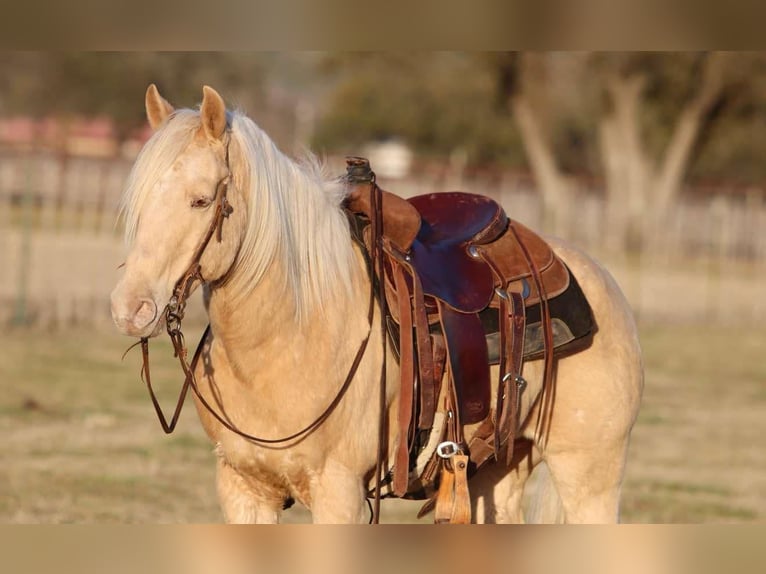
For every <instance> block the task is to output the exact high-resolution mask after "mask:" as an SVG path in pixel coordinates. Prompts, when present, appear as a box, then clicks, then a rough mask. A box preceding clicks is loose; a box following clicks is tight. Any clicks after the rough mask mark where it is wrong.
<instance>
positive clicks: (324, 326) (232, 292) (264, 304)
mask: <svg viewBox="0 0 766 574" xmlns="http://www.w3.org/2000/svg"><path fill="white" fill-rule="evenodd" d="M349 241H351V239H350V238H349ZM279 267H280V266H279V264H278V263H276V262H275V263H272V268H271V270H270V271H269V272H268V273H267V274H266V275H265V277H264V278H263V280H262V281H261V282H259V284H258V285H256V286H254V287H252V288H249V289H247V290H246V292H242V288H241V287H239V286H237V285H236V284H235V282H231V283H229V282H227V283H226V284H224V285H221V286H219V287H216V288H214V289H212V290H211V292H210V298H209V306H208V314H209V317H210V324H211V327H212V330H213V334H214V335H215V337H216V338H219V339H220V340H221V342H222V343H223V344H224V346H225V347H226V348H227V353H228V352H234V353H244V354H250V353H251V352H255V353H258V352H262V353H263V354H264V357H268V356H269V354H271V353H275V352H279V349H280V348H281V349H282V350H284V349H285V348H287V347H290V348H293V349H294V348H301V346H303V345H306V344H308V342H309V341H313V340H317V339H320V340H321V339H322V338H324V339H327V340H334V339H343V338H345V336H346V335H349V336H350V337H351V340H355V339H356V337H355V336H354V335H355V332H356V331H358V332H359V333H360V335H359V338H360V339H361V336H362V335H363V334H364V332H365V329H366V328H367V327H368V322H367V311H368V304H369V293H370V290H369V280H368V278H367V274H366V267H365V263H364V259H363V257H362V255H361V253H359V252H358V251H357V252H356V258H355V261H354V269H353V270H352V273H351V276H352V278H353V279H352V285H351V289H338V293H348V295H347V296H337V297H331V298H329V299H327V300H326V301H325V302H324V306H323V308H322V309H321V310H320V309H313V310H312V311H311V312H310V313H309V314H308V315H307V316H306V317H304V318H303V319H302V320H298V319H297V318H296V313H295V308H296V303H295V300H294V297H293V295H292V294H291V293H290V290H289V289H287V288H286V287H285V286H286V281H285V279H284V276H285V273H284V271H283V270H281V269H280V268H279ZM242 360H243V361H247V359H245V358H242ZM248 362H249V361H248Z"/></svg>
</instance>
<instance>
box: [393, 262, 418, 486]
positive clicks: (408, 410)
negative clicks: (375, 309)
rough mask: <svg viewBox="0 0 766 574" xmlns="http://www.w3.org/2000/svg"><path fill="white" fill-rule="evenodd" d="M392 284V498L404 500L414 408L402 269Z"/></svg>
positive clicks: (408, 309)
mask: <svg viewBox="0 0 766 574" xmlns="http://www.w3.org/2000/svg"><path fill="white" fill-rule="evenodd" d="M394 281H395V283H396V292H397V295H398V299H399V340H400V341H401V344H400V347H399V348H400V357H401V359H400V372H401V385H400V391H399V413H398V415H399V416H398V427H399V440H398V442H397V446H396V453H395V456H394V484H393V488H394V494H395V495H396V496H403V495H404V494H405V493H406V492H407V485H408V483H409V480H408V478H409V461H410V443H409V437H410V425H411V422H412V411H413V408H414V402H413V399H414V391H415V357H414V356H413V348H414V347H413V344H414V341H413V336H412V329H413V326H412V304H411V302H410V297H409V293H408V289H407V282H406V281H405V279H404V269H403V268H402V266H401V265H396V266H395V268H394Z"/></svg>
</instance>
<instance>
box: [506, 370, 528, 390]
mask: <svg viewBox="0 0 766 574" xmlns="http://www.w3.org/2000/svg"><path fill="white" fill-rule="evenodd" d="M511 377H513V381H514V382H515V383H516V386H517V387H518V389H519V392H522V393H523V392H524V389H526V388H527V380H526V379H525V378H524V377H522V376H521V375H514V374H513V373H506V374H505V375H503V378H502V379H501V380H500V382H501V383H504V382H506V381H507V380H508V379H510V378H511Z"/></svg>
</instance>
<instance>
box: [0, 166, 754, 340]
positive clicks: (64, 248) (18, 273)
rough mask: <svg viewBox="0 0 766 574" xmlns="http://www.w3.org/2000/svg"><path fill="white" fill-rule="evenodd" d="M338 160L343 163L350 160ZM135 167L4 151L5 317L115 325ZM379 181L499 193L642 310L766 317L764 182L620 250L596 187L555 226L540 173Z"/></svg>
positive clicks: (697, 202) (0, 229)
mask: <svg viewBox="0 0 766 574" xmlns="http://www.w3.org/2000/svg"><path fill="white" fill-rule="evenodd" d="M331 166H332V169H333V170H334V171H337V172H338V173H342V169H343V168H342V160H341V161H338V160H333V161H332V162H331ZM130 167H131V161H130V160H128V159H124V158H121V157H120V158H114V159H104V158H78V157H69V156H63V155H57V154H55V153H49V152H40V153H38V152H35V153H31V152H12V151H4V152H0V324H3V325H7V324H33V325H36V326H40V327H43V328H66V327H69V326H72V325H88V326H98V327H106V328H108V327H109V326H110V325H111V319H110V317H109V294H110V292H111V290H112V288H113V287H114V285H115V284H116V282H117V280H118V279H119V277H120V273H121V272H120V271H119V270H118V266H119V265H120V263H122V261H123V260H124V256H125V252H124V248H123V244H122V237H121V236H122V230H121V229H120V228H119V226H118V225H116V216H117V209H118V205H119V200H120V196H121V193H122V187H123V185H124V182H125V181H126V179H127V175H128V172H129V170H130ZM335 168H337V169H335ZM380 182H381V185H382V186H383V187H384V188H385V189H389V190H390V191H394V192H396V193H399V194H400V195H404V196H412V195H417V194H420V193H430V192H433V191H445V190H449V189H458V188H460V189H464V190H466V191H472V192H475V193H483V194H486V195H489V196H491V197H494V198H495V199H497V200H498V201H500V202H501V204H502V205H503V206H504V207H505V209H506V211H507V212H508V214H509V216H511V217H512V218H514V219H516V220H518V221H520V222H522V223H524V224H525V225H527V226H528V227H531V228H533V229H536V230H549V231H555V232H556V235H559V236H561V237H564V238H566V239H568V240H570V241H572V242H574V243H575V244H577V245H578V246H580V247H581V248H583V249H585V250H586V251H588V252H589V253H591V254H594V255H595V256H596V257H597V258H598V259H600V260H601V261H602V262H603V263H604V264H605V265H606V266H607V267H608V268H609V269H610V271H611V272H612V273H613V274H614V275H615V277H616V279H617V281H618V283H620V285H621V286H622V288H623V290H624V291H625V293H626V295H627V297H628V299H629V301H630V302H631V305H632V306H633V308H634V311H635V312H636V314H637V315H638V317H639V318H640V319H641V320H646V321H694V322H706V321H714V322H735V323H744V324H754V323H760V322H761V321H763V320H764V319H766V302H764V297H763V296H762V292H763V285H764V284H766V232H764V229H766V202H764V198H763V197H762V196H761V195H759V194H758V193H756V192H754V193H752V194H749V195H746V196H745V197H728V196H723V195H719V196H714V197H712V198H708V199H688V198H686V199H684V200H683V201H681V202H679V203H678V204H677V205H675V206H673V207H672V208H671V211H670V212H669V213H668V214H666V217H665V218H664V219H663V221H662V222H657V223H656V224H654V223H653V222H647V226H646V229H647V230H649V233H648V234H647V236H646V241H644V242H643V244H642V245H641V246H640V248H639V249H634V250H632V251H631V252H629V253H628V252H625V251H615V250H614V249H610V248H609V246H608V242H607V241H606V240H605V238H606V237H607V235H608V228H609V222H610V215H609V214H610V213H614V212H613V211H608V209H607V205H606V202H605V201H604V199H603V197H602V195H601V194H599V193H596V192H593V191H592V190H591V191H589V190H580V191H578V192H577V193H576V195H573V196H572V197H570V198H569V205H568V206H567V207H566V208H565V209H564V210H563V215H564V217H563V218H561V219H559V220H558V228H556V229H555V230H551V229H550V228H551V225H550V224H549V223H548V222H547V221H546V217H545V214H544V212H543V209H542V202H541V200H540V196H539V194H537V193H536V192H535V190H534V187H533V184H532V182H531V181H530V180H529V179H525V178H518V177H510V176H508V177H501V178H495V179H494V180H488V179H486V178H485V179H475V180H470V179H468V180H463V179H461V180H460V181H450V180H449V178H444V177H434V176H433V175H429V174H421V175H420V176H419V177H410V178H408V179H399V180H390V181H387V180H385V179H382V178H381V180H380Z"/></svg>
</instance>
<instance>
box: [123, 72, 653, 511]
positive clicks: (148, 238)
mask: <svg viewBox="0 0 766 574" xmlns="http://www.w3.org/2000/svg"><path fill="white" fill-rule="evenodd" d="M203 92H204V98H203V101H202V104H201V106H200V110H199V111H192V110H188V109H180V110H174V108H173V107H172V106H171V105H170V104H169V103H168V102H167V101H166V100H165V99H163V98H162V97H161V96H160V95H159V93H158V92H157V89H156V88H155V87H154V85H152V86H150V87H149V89H148V91H147V94H146V111H147V115H148V119H149V123H150V124H151V126H152V128H153V129H154V130H155V133H154V135H153V136H152V138H151V139H150V140H149V141H148V142H147V143H146V145H145V146H144V149H143V150H142V152H141V154H140V156H139V157H138V159H137V161H136V164H135V167H134V168H133V171H132V173H131V175H130V179H129V181H128V184H127V189H126V194H125V197H124V201H123V216H124V218H125V223H126V241H127V243H128V246H129V254H128V256H127V260H126V264H125V272H124V276H123V277H122V278H121V280H120V281H119V284H118V285H117V286H116V288H115V289H114V292H113V293H112V316H113V318H114V321H115V323H116V325H117V326H118V328H119V329H120V331H122V332H123V333H124V334H126V335H130V336H133V337H141V338H147V337H151V336H153V335H156V334H157V333H159V332H160V330H161V329H162V328H163V326H164V323H165V321H166V320H167V317H168V314H167V313H166V312H165V311H163V310H167V309H168V308H169V307H168V306H169V305H173V304H175V301H171V298H173V297H174V289H175V286H176V284H177V283H178V282H179V281H180V280H181V279H182V278H183V277H184V276H185V275H186V277H187V279H188V282H187V283H188V284H187V285H186V288H187V290H190V289H193V288H195V287H196V286H198V285H202V287H203V289H204V291H205V300H206V303H207V310H208V314H209V320H210V329H209V331H208V334H207V337H206V339H205V341H204V344H203V345H202V346H201V353H202V355H203V358H204V360H202V361H199V362H197V363H196V365H195V366H194V372H195V375H196V380H197V381H198V389H199V392H200V396H201V398H202V400H204V401H206V402H207V403H208V404H209V405H211V406H212V407H213V408H212V411H213V412H215V413H217V415H218V416H214V415H213V414H211V410H210V409H208V408H207V407H205V406H204V405H203V404H201V402H200V397H195V404H196V406H197V411H198V414H199V418H200V420H201V422H202V426H203V427H204V429H205V432H206V433H207V435H208V436H209V438H210V440H211V441H212V442H213V443H214V444H215V452H216V455H217V461H216V462H217V489H218V496H219V498H220V504H221V506H222V509H223V513H224V516H225V518H226V520H227V521H230V522H248V523H252V522H257V523H274V522H278V520H279V517H280V513H281V511H282V509H283V505H284V503H285V501H286V500H288V499H290V498H293V499H296V500H298V501H300V502H301V503H302V504H304V505H305V506H306V507H307V508H308V509H310V511H311V514H312V517H313V520H314V521H315V522H323V523H328V522H362V521H365V520H366V514H367V513H366V507H365V498H366V496H367V492H368V487H369V484H370V482H371V480H372V478H373V474H374V472H375V466H376V456H377V446H376V445H377V441H378V421H379V416H380V407H379V405H380V404H381V403H380V402H379V396H378V394H379V392H380V391H379V388H380V387H379V379H380V367H381V364H382V361H383V359H384V357H383V353H384V350H383V349H384V345H383V341H382V336H381V334H380V333H381V331H380V329H379V328H378V327H377V326H379V324H380V309H379V308H378V306H377V304H376V305H375V307H374V313H371V312H370V309H371V303H370V298H371V292H370V279H369V275H368V270H367V263H366V260H365V258H364V256H363V254H362V252H361V250H360V248H359V246H358V245H357V244H356V243H354V242H353V241H352V239H351V236H350V233H349V221H348V219H347V217H346V215H345V213H344V210H343V208H342V202H343V200H344V196H345V194H346V193H347V191H346V187H344V186H343V185H341V183H340V182H339V181H333V180H330V179H327V178H325V177H324V176H323V174H322V173H321V170H320V169H319V167H318V165H317V163H316V162H315V161H314V160H311V159H310V160H307V161H306V162H304V163H300V164H299V163H296V162H295V161H293V160H291V159H290V158H288V157H287V156H285V155H284V154H282V153H281V152H280V151H279V150H278V149H277V147H276V146H275V144H274V143H273V142H272V141H271V140H270V138H269V137H268V136H267V135H266V134H265V133H264V132H263V131H262V130H261V129H260V128H259V127H258V126H257V125H256V124H255V123H254V122H253V121H252V120H250V119H249V118H248V117H246V116H245V115H243V114H241V113H238V112H227V111H226V108H225V105H224V101H223V100H222V98H221V96H220V95H219V94H218V93H217V92H215V90H213V89H211V88H209V87H207V86H206V87H205V88H204V89H203ZM222 194H225V197H223V199H222V198H221V196H222ZM224 216H225V217H224ZM216 219H217V220H219V221H218V223H217V224H216ZM216 227H218V229H217V230H216V231H217V233H220V236H219V237H218V238H217V239H216V240H210V237H211V234H212V233H213V231H214V230H215V228H216ZM551 245H553V247H554V250H555V252H556V253H557V254H558V256H559V257H560V258H561V259H562V260H563V261H564V262H565V263H566V264H567V266H568V267H569V269H570V270H571V272H572V273H573V275H574V276H576V278H577V281H578V282H579V285H580V286H581V288H582V291H583V292H584V294H585V295H586V297H587V299H588V301H589V302H590V305H591V308H592V313H593V318H594V320H595V323H596V324H597V332H596V333H595V335H594V336H593V340H592V343H591V344H590V345H589V346H588V347H587V348H586V349H585V350H582V351H581V352H578V353H576V354H571V355H568V356H563V357H560V358H558V359H557V361H556V364H555V396H554V399H553V401H554V402H553V416H552V418H551V420H550V421H549V428H548V436H547V440H545V441H543V440H541V439H540V437H539V436H537V435H536V430H535V426H536V425H535V424H534V421H535V416H536V412H537V411H538V409H539V408H540V406H539V402H540V401H539V400H537V399H538V398H539V395H540V391H541V385H542V367H541V361H539V360H537V361H532V362H528V363H527V364H526V365H525V370H524V377H525V378H526V380H527V381H528V387H527V390H526V391H525V392H524V393H523V395H522V399H521V421H522V425H521V428H520V430H519V434H518V435H517V436H518V439H519V440H518V441H517V443H518V444H519V445H520V446H517V448H516V450H515V454H514V460H513V463H512V465H511V467H510V468H508V467H506V466H505V465H504V464H489V465H487V466H485V467H483V468H482V469H481V471H480V472H479V473H478V474H477V475H476V476H475V477H473V478H472V479H471V483H470V484H471V488H470V491H471V496H472V503H473V506H474V512H473V516H474V518H475V519H476V520H477V521H480V522H482V521H485V522H522V521H523V519H524V516H523V514H522V492H523V487H524V484H525V482H526V480H527V478H528V476H529V474H530V473H531V471H532V469H533V468H534V467H535V466H536V465H537V464H538V463H539V462H541V461H544V462H545V463H546V464H547V467H548V473H547V474H545V475H544V476H547V477H548V478H549V479H550V481H549V482H550V483H552V485H553V486H555V489H551V488H548V489H541V492H545V493H548V495H551V496H553V497H555V500H557V501H558V506H557V508H558V509H559V510H563V518H564V520H565V521H567V522H580V523H582V522H615V521H617V520H618V516H619V497H620V487H621V483H622V479H623V473H624V468H625V462H626V456H627V448H628V441H629V435H630V431H631V428H632V426H633V423H634V421H635V418H636V416H637V412H638V407H639V402H640V397H641V392H642V387H643V370H642V364H641V356H640V348H639V342H638V337H637V331H636V326H635V324H634V321H633V318H632V315H631V312H630V310H629V307H628V304H627V302H626V301H625V299H624V297H623V295H622V294H621V292H620V290H619V288H618V287H617V285H616V283H615V281H614V280H613V279H612V277H611V276H610V275H609V274H608V273H607V271H606V270H605V269H604V268H603V267H601V266H600V265H599V264H598V263H596V262H595V261H593V260H592V259H591V258H589V257H588V256H587V255H585V254H583V253H582V252H580V251H578V250H577V249H575V248H574V247H572V246H571V245H568V244H567V243H565V242H563V241H555V242H554V241H551ZM200 249H202V251H201V253H200ZM195 259H198V260H199V268H198V269H196V270H195V272H194V273H190V272H189V268H190V264H191V263H193V262H194V261H195ZM370 316H371V317H372V326H371V324H370ZM364 341H367V345H366V349H364V352H363V353H360V346H361V345H362V343H363V342H364ZM389 348H390V347H389ZM352 363H358V366H357V368H356V370H355V371H353V370H350V368H351V365H352ZM387 365H388V368H387V378H388V380H389V381H390V384H388V386H387V389H388V391H387V396H386V409H387V412H386V413H385V414H386V416H387V417H389V419H391V418H392V417H393V414H392V413H395V412H396V410H397V403H398V385H397V384H396V383H397V381H398V377H399V372H398V368H397V364H396V358H395V355H394V354H393V353H392V352H391V351H388V359H387ZM350 372H353V373H354V375H353V377H351V378H350V380H348V381H345V382H344V378H345V379H348V378H349V377H348V375H349V373H350ZM341 390H342V392H341ZM341 395H342V396H341ZM328 405H330V406H331V407H332V408H328ZM323 413H324V414H323ZM311 421H315V422H317V424H314V425H311ZM530 421H531V422H530ZM390 422H391V424H389V425H388V428H389V429H390V430H389V440H390V441H394V440H395V438H396V437H395V436H393V435H394V433H395V432H396V425H395V424H393V420H391V421H390ZM307 425H308V427H310V428H308V429H307ZM229 427H232V428H236V429H240V430H241V431H245V432H246V433H248V434H250V435H255V436H257V437H263V438H264V439H277V438H279V437H289V436H291V435H294V434H296V431H300V430H301V429H307V431H306V432H303V433H297V436H295V437H294V438H293V439H292V440H288V441H286V442H277V443H269V442H267V441H264V440H261V441H254V440H249V439H247V438H245V437H243V436H241V435H239V434H237V433H235V432H232V431H231V430H229ZM392 444H393V443H392ZM389 451H390V448H389Z"/></svg>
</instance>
